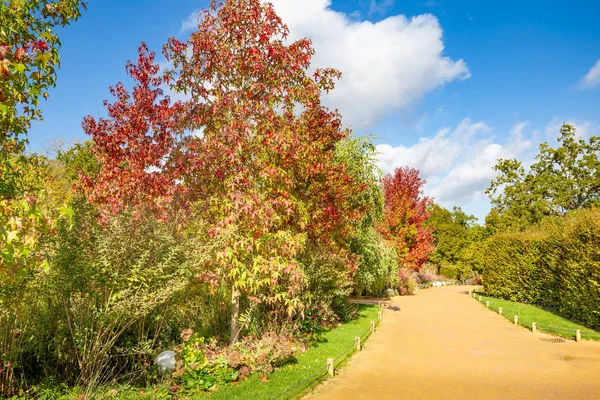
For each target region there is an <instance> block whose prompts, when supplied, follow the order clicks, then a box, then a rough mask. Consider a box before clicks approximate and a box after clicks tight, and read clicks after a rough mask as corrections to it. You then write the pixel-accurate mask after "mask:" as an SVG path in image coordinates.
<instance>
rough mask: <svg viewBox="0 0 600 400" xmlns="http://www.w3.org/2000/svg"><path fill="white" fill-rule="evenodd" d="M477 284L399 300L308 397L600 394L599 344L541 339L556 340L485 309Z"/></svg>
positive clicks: (423, 292) (584, 396)
mask: <svg viewBox="0 0 600 400" xmlns="http://www.w3.org/2000/svg"><path fill="white" fill-rule="evenodd" d="M473 288H474V287H472V286H449V287H441V288H431V289H426V290H421V291H419V293H418V294H417V295H416V296H403V297H395V298H393V299H392V301H391V302H389V303H388V304H387V305H386V306H385V311H384V315H383V323H382V324H381V325H380V326H379V328H378V329H377V331H376V332H375V334H374V335H372V336H371V337H370V338H369V340H368V341H367V343H366V344H365V347H364V349H363V350H362V351H361V352H360V353H357V354H356V355H355V356H354V357H353V358H352V359H351V360H350V361H349V363H348V364H347V365H346V366H345V367H344V368H342V369H341V370H340V371H339V374H338V375H337V376H336V377H334V378H332V379H329V380H327V381H326V382H325V383H323V384H322V385H320V386H318V387H317V388H316V389H315V390H314V391H313V392H312V393H311V394H309V395H308V396H307V397H306V399H402V400H405V399H444V400H447V399H478V400H483V399H502V400H505V399H561V400H562V399H569V400H570V399H600V342H590V341H582V342H579V343H576V342H575V341H572V340H567V341H564V342H562V343H553V342H552V341H547V340H542V339H548V338H553V337H552V336H550V335H546V334H543V333H532V332H531V331H529V330H527V329H525V328H523V327H520V326H515V325H513V324H512V323H511V322H510V321H508V320H507V319H505V318H504V317H502V316H499V315H498V314H496V313H494V312H492V311H490V310H488V309H486V308H485V306H483V305H481V304H478V302H477V301H476V300H474V299H472V298H471V297H470V296H469V294H468V291H469V290H471V289H473ZM332 356H333V355H332Z"/></svg>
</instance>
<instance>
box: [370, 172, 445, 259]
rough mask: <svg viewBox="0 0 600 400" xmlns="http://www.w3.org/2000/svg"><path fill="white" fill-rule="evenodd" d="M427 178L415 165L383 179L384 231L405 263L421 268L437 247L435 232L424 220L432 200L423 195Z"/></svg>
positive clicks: (382, 226)
mask: <svg viewBox="0 0 600 400" xmlns="http://www.w3.org/2000/svg"><path fill="white" fill-rule="evenodd" d="M425 183H426V182H425V180H424V179H421V178H420V177H419V171H417V170H416V169H414V168H409V167H403V168H396V170H395V171H394V172H393V173H389V174H387V175H386V176H385V177H384V178H383V192H384V196H385V205H384V210H383V221H382V224H381V228H380V230H381V233H382V234H383V235H384V237H385V238H386V239H387V240H389V241H391V242H392V244H393V246H394V247H395V249H396V252H397V253H398V257H399V259H400V260H401V263H402V264H403V265H402V266H404V267H406V268H410V269H412V270H415V271H418V270H419V269H420V268H421V266H422V265H423V264H424V263H425V262H426V261H427V260H428V258H429V254H431V252H432V251H433V249H434V246H433V231H432V229H431V228H429V227H425V226H424V225H423V223H424V222H425V221H426V220H427V219H428V218H429V213H428V212H427V209H428V207H429V206H430V205H431V202H432V201H431V199H430V198H428V197H425V196H423V185H424V184H425Z"/></svg>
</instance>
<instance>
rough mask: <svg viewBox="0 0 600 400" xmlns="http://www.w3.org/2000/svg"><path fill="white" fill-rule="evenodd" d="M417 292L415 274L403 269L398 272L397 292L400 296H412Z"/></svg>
mask: <svg viewBox="0 0 600 400" xmlns="http://www.w3.org/2000/svg"><path fill="white" fill-rule="evenodd" d="M418 290H419V282H418V281H417V273H416V272H414V271H412V270H410V269H406V268H403V269H401V270H400V271H398V292H399V294H400V296H405V295H413V294H416V293H417V291H418Z"/></svg>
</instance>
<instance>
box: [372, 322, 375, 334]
mask: <svg viewBox="0 0 600 400" xmlns="http://www.w3.org/2000/svg"><path fill="white" fill-rule="evenodd" d="M373 332H375V321H371V333H373Z"/></svg>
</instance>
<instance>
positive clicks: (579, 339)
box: [575, 329, 581, 342]
mask: <svg viewBox="0 0 600 400" xmlns="http://www.w3.org/2000/svg"><path fill="white" fill-rule="evenodd" d="M575 341H576V342H581V331H580V330H579V329H577V330H576V331H575Z"/></svg>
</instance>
